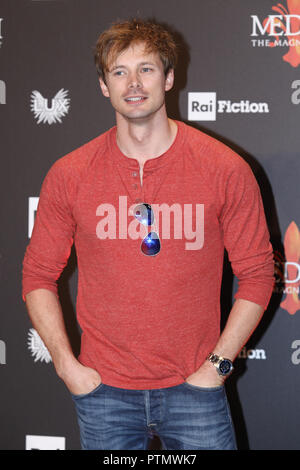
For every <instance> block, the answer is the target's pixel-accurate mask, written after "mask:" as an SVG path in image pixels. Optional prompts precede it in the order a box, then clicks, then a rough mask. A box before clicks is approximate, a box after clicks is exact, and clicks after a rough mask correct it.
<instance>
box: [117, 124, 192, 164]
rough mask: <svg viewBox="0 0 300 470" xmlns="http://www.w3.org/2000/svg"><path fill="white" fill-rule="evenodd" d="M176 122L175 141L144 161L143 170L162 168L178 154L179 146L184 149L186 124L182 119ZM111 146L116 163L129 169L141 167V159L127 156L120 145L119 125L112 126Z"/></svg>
mask: <svg viewBox="0 0 300 470" xmlns="http://www.w3.org/2000/svg"><path fill="white" fill-rule="evenodd" d="M174 122H175V123H176V124H177V133H176V136H175V139H174V141H173V142H172V144H171V145H170V147H169V148H168V149H167V150H166V151H165V152H164V153H162V154H161V155H158V156H157V157H154V158H150V159H149V160H146V161H145V163H144V168H143V171H144V172H147V171H149V170H151V171H152V170H154V169H156V168H160V167H161V166H164V165H166V164H167V163H169V162H170V160H171V159H172V158H173V157H174V156H175V155H176V154H177V150H178V148H181V149H182V144H183V141H184V135H185V132H184V126H185V124H184V123H183V122H181V121H176V120H175V119H174ZM109 146H110V150H111V154H112V155H113V157H114V159H115V161H116V163H117V164H118V165H120V166H122V167H125V168H129V169H136V168H139V166H140V165H139V161H138V160H137V159H136V158H132V157H127V156H126V155H125V154H124V153H123V152H122V151H121V150H120V148H119V147H118V144H117V126H114V127H112V129H111V130H110V132H109Z"/></svg>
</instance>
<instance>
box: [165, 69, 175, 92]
mask: <svg viewBox="0 0 300 470" xmlns="http://www.w3.org/2000/svg"><path fill="white" fill-rule="evenodd" d="M173 84H174V69H170V70H169V72H168V73H167V75H166V81H165V91H169V90H171V88H172V87H173Z"/></svg>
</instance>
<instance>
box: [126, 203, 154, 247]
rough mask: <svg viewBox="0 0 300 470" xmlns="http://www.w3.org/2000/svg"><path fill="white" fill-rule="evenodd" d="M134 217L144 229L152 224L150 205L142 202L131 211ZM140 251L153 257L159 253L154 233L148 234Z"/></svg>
mask: <svg viewBox="0 0 300 470" xmlns="http://www.w3.org/2000/svg"><path fill="white" fill-rule="evenodd" d="M133 215H134V217H135V218H136V219H137V220H138V221H139V222H140V223H141V224H143V225H145V226H146V227H150V226H151V225H153V224H154V213H153V210H152V207H151V206H150V204H146V203H145V202H142V203H141V204H138V205H137V206H136V207H135V208H134V210H133ZM141 250H142V252H143V253H144V254H145V255H147V256H154V255H157V254H158V253H159V252H160V240H159V236H158V234H157V233H156V232H149V233H148V235H147V236H146V237H145V238H144V240H143V241H142V243H141Z"/></svg>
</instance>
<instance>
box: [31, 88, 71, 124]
mask: <svg viewBox="0 0 300 470" xmlns="http://www.w3.org/2000/svg"><path fill="white" fill-rule="evenodd" d="M67 95H68V90H64V89H63V88H61V90H59V91H58V92H57V93H56V95H55V96H54V98H52V100H51V106H50V107H49V106H48V98H44V97H43V95H42V94H41V93H40V92H39V91H37V90H34V91H33V92H32V93H31V111H32V112H33V113H34V117H35V118H36V119H37V123H38V124H40V123H41V122H42V123H43V124H45V123H47V124H55V123H56V122H58V121H59V122H60V123H61V122H62V118H63V117H64V116H65V115H66V114H67V113H68V111H69V107H70V98H67Z"/></svg>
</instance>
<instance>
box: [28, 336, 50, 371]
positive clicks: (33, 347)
mask: <svg viewBox="0 0 300 470" xmlns="http://www.w3.org/2000/svg"><path fill="white" fill-rule="evenodd" d="M27 344H28V349H29V350H30V351H31V355H32V356H33V357H34V362H37V361H41V362H46V363H47V364H48V363H49V362H51V361H52V358H51V356H50V353H49V351H48V349H47V348H46V346H45V344H44V343H43V340H42V339H41V337H40V336H39V334H38V332H37V331H36V330H35V329H34V328H30V330H29V333H28V342H27Z"/></svg>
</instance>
